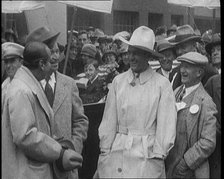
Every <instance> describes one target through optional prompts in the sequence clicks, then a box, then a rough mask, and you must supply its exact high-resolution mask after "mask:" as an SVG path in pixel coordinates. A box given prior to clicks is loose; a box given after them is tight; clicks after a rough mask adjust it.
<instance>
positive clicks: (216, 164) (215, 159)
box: [205, 74, 221, 178]
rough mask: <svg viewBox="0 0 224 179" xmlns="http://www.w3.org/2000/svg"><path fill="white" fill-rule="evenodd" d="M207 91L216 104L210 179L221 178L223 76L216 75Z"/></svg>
mask: <svg viewBox="0 0 224 179" xmlns="http://www.w3.org/2000/svg"><path fill="white" fill-rule="evenodd" d="M205 89H206V91H207V92H208V94H209V95H210V96H211V97H212V99H213V101H214V103H215V104H216V107H217V110H218V113H217V114H216V118H217V122H216V148H215V151H214V152H213V153H212V155H211V156H210V157H209V165H210V178H221V157H220V156H221V74H218V75H214V76H212V77H211V78H209V80H208V81H207V83H206V84H205Z"/></svg>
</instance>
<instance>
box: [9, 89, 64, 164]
mask: <svg viewBox="0 0 224 179" xmlns="http://www.w3.org/2000/svg"><path fill="white" fill-rule="evenodd" d="M32 98H33V94H29V93H27V92H25V91H23V90H19V91H17V92H16V93H15V95H12V96H11V97H10V98H9V101H8V108H9V119H10V127H11V131H12V138H13V142H14V143H15V144H16V146H17V147H18V148H20V149H21V150H22V151H23V152H24V153H25V155H26V156H28V157H30V158H32V159H35V160H37V161H40V162H53V161H55V160H57V159H58V158H59V155H60V151H61V145H60V144H59V143H58V142H57V141H55V140H54V139H53V138H51V137H50V136H48V135H47V134H45V133H43V132H41V131H39V130H38V128H37V122H36V116H35V113H36V112H38V111H35V108H33V107H32ZM43 120H46V119H43Z"/></svg>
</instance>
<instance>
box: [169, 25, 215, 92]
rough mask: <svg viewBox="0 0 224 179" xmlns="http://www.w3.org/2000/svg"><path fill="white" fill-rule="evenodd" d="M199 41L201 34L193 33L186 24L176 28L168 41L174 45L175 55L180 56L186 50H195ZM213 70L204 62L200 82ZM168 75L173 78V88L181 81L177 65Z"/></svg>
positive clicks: (204, 81) (211, 74)
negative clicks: (203, 70)
mask: <svg viewBox="0 0 224 179" xmlns="http://www.w3.org/2000/svg"><path fill="white" fill-rule="evenodd" d="M200 41H201V36H198V35H196V34H195V32H194V30H193V28H192V27H191V26H190V25H188V24H185V25H182V26H179V27H178V28H177V32H176V36H175V38H173V39H170V40H169V42H170V43H173V44H174V45H175V51H176V55H177V57H178V56H181V55H183V54H185V53H187V52H197V42H200ZM214 74H215V72H214V71H213V70H211V69H210V66H209V65H208V64H206V66H205V73H204V76H203V78H202V84H203V85H204V84H205V83H206V80H205V79H208V78H209V77H211V76H213V75H214ZM170 76H171V77H172V76H173V78H174V76H175V79H174V82H173V89H174V90H175V89H176V88H177V87H178V86H180V85H181V84H182V83H181V75H180V68H179V66H177V67H176V68H174V69H173V72H172V73H171V74H170Z"/></svg>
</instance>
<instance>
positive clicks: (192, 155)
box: [184, 100, 217, 170]
mask: <svg viewBox="0 0 224 179" xmlns="http://www.w3.org/2000/svg"><path fill="white" fill-rule="evenodd" d="M216 112H217V110H216V107H215V104H214V103H213V102H212V101H211V100H210V101H208V100H204V101H203V103H202V108H201V115H200V118H199V121H200V122H199V126H200V127H199V131H201V132H200V133H199V134H198V135H199V139H198V141H197V142H196V143H195V144H194V145H193V146H192V147H191V148H189V149H188V150H187V152H186V153H185V154H184V159H185V161H186V163H187V165H188V166H189V167H190V168H191V169H192V170H195V169H196V168H197V167H199V166H200V165H201V164H202V162H204V161H205V159H207V158H208V157H209V156H210V155H211V154H212V152H213V151H214V150H215V146H216V118H215V116H214V114H215V113H216Z"/></svg>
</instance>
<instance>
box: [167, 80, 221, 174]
mask: <svg viewBox="0 0 224 179" xmlns="http://www.w3.org/2000/svg"><path fill="white" fill-rule="evenodd" d="M181 87H182V86H180V87H178V88H177V89H176V90H175V91H174V93H177V91H178V90H179V88H181ZM189 98H191V99H190V100H189ZM182 103H183V104H184V103H185V105H182V106H183V107H181V108H179V109H178V112H177V124H178V121H180V120H184V121H185V123H186V124H184V126H186V128H184V129H182V130H181V133H182V134H185V135H186V141H182V143H183V145H185V144H186V145H187V148H186V149H183V147H181V146H180V147H179V148H177V147H178V144H177V143H176V140H175V144H174V147H173V148H172V149H171V151H170V153H169V155H168V157H167V159H166V167H167V177H168V178H175V177H176V176H175V171H176V166H177V164H178V163H179V162H180V160H181V159H184V160H185V162H186V164H187V165H188V167H189V168H190V170H189V172H188V173H189V175H190V176H192V177H195V178H209V164H208V157H209V156H210V155H211V154H212V152H213V151H214V149H215V145H216V118H215V116H214V114H215V113H216V112H217V110H216V106H215V104H214V103H213V101H212V99H211V97H210V96H209V95H208V94H207V92H206V91H205V90H204V87H203V85H202V84H201V83H200V85H199V87H198V88H196V89H195V90H194V91H193V92H192V93H190V94H189V95H188V96H186V97H185V98H183V100H182ZM182 126H183V125H182ZM178 130H179V129H178V128H177V131H178ZM179 131H180V130H179ZM177 135H179V134H178V133H177ZM182 150H184V151H182ZM189 175H188V176H189ZM185 178H186V176H185Z"/></svg>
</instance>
